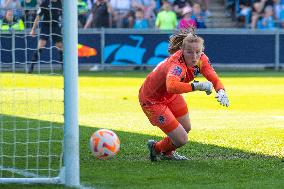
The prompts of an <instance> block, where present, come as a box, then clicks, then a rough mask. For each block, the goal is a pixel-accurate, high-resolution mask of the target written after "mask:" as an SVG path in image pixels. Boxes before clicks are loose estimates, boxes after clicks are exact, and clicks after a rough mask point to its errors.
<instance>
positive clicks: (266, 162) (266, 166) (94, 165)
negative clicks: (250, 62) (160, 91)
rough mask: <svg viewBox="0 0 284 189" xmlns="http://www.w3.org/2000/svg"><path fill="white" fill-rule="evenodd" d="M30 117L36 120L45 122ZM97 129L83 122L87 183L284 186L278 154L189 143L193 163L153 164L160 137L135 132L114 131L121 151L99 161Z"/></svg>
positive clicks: (82, 162) (186, 152) (109, 185)
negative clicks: (151, 154) (94, 144)
mask: <svg viewBox="0 0 284 189" xmlns="http://www.w3.org/2000/svg"><path fill="white" fill-rule="evenodd" d="M3 119H4V120H9V119H14V120H15V119H16V120H17V121H19V122H23V123H24V122H25V121H26V120H29V119H27V118H22V117H16V118H11V117H10V116H6V115H1V116H0V120H3ZM29 121H30V123H34V122H37V121H40V120H31V119H30V120H29ZM41 122H44V121H41ZM54 124H58V123H54ZM97 129H99V128H96V127H90V126H83V125H82V126H80V174H81V183H82V184H83V185H84V186H88V187H96V188H163V189H164V188H171V189H172V188H281V187H282V186H283V184H284V181H283V179H282V178H283V174H284V169H283V162H281V159H280V158H278V157H273V156H267V155H262V154H256V153H250V152H245V151H242V150H240V149H233V148H224V147H220V146H216V145H208V144H201V143H198V142H189V143H188V144H187V145H186V146H184V147H183V148H181V149H179V150H178V151H179V152H180V153H181V154H183V155H186V156H188V157H190V159H191V160H190V161H183V162H177V161H158V162H150V161H149V159H148V150H147V148H146V143H147V140H149V139H155V140H160V139H161V138H160V137H154V136H151V135H144V134H137V133H131V132H123V131H115V132H116V133H117V134H118V136H119V138H120V140H121V151H120V152H119V154H118V155H117V156H116V157H115V158H113V159H110V160H98V159H96V158H94V157H93V156H92V154H91V152H90V150H89V138H90V136H91V134H92V133H93V132H94V131H95V130H97ZM1 142H2V141H1ZM2 145H3V144H1V146H2ZM1 148H2V147H1ZM2 187H4V188H21V189H24V188H39V187H40V188H64V187H63V186H60V185H59V186H54V185H11V184H8V185H7V184H5V185H0V188H2Z"/></svg>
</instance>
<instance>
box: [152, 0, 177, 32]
mask: <svg viewBox="0 0 284 189" xmlns="http://www.w3.org/2000/svg"><path fill="white" fill-rule="evenodd" d="M161 9H162V10H161V12H159V13H158V15H157V19H156V22H155V25H156V27H157V28H158V29H161V30H172V29H175V28H176V26H177V22H178V21H177V15H176V13H175V12H174V11H172V7H171V5H170V3H169V2H167V1H164V2H163V5H162V8H161Z"/></svg>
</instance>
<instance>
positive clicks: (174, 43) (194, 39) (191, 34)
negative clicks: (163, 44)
mask: <svg viewBox="0 0 284 189" xmlns="http://www.w3.org/2000/svg"><path fill="white" fill-rule="evenodd" d="M188 43H200V44H201V45H202V51H203V50H204V39H203V38H202V37H199V36H197V35H196V34H195V29H194V27H192V28H189V29H182V30H179V31H178V32H177V33H175V34H173V35H171V36H170V40H169V48H168V52H169V53H170V54H174V53H175V52H177V51H178V50H180V49H184V47H185V44H188Z"/></svg>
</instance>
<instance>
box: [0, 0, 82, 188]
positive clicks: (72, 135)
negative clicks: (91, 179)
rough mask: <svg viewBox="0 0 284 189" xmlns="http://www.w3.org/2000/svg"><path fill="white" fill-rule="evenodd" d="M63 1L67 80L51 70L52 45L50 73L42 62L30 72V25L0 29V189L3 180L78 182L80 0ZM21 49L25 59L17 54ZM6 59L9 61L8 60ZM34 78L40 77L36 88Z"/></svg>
mask: <svg viewBox="0 0 284 189" xmlns="http://www.w3.org/2000/svg"><path fill="white" fill-rule="evenodd" d="M61 1H62V7H63V20H62V24H63V32H62V33H63V49H64V53H63V65H64V66H63V67H64V69H63V76H64V77H63V78H62V77H60V76H62V74H59V75H58V74H57V75H54V72H53V70H54V67H53V66H52V61H53V60H52V58H53V55H52V48H55V47H54V46H53V47H50V48H49V47H46V48H45V49H46V50H47V51H49V52H50V53H49V56H50V59H49V61H50V62H45V63H44V65H43V66H46V65H47V66H49V65H51V66H50V68H51V74H50V73H46V72H48V71H46V70H44V71H43V74H42V72H41V71H40V69H41V63H38V65H37V66H36V67H37V69H38V72H37V73H33V74H28V71H27V68H28V67H29V65H31V64H32V63H31V61H30V60H29V56H28V51H30V50H35V49H30V47H29V42H28V39H27V38H28V37H27V36H28V35H29V34H28V32H29V31H30V29H26V30H24V31H23V32H16V31H14V30H13V29H12V30H7V32H6V33H5V32H2V31H1V28H0V37H1V40H0V188H1V184H3V183H30V184H31V183H34V184H35V183H45V184H65V185H66V186H74V187H76V186H80V169H79V168H80V166H79V125H78V52H77V44H78V24H77V23H78V21H77V0H61ZM0 11H1V12H3V10H0ZM50 25H52V24H50ZM50 31H51V30H50ZM23 33H24V35H23ZM36 35H37V37H36V38H35V39H37V40H38V39H39V34H36ZM49 37H50V38H51V36H49ZM16 38H21V39H20V40H22V41H24V42H23V43H24V44H19V42H18V43H17V42H16ZM2 39H3V40H2ZM8 43H9V44H8ZM10 44H11V45H10ZM18 45H24V48H23V47H20V48H19V47H18ZM6 46H8V47H6ZM19 52H20V53H22V57H24V59H25V62H20V61H19V60H18V59H17V58H15V57H16V53H19ZM4 53H6V54H7V53H8V54H9V56H6V57H4ZM3 57H4V58H3ZM7 57H8V58H9V57H11V58H10V59H11V61H9V62H7V61H6V59H7ZM39 62H40V60H39ZM61 78H62V82H61V80H60V79H61ZM34 81H38V83H36V84H35V86H33V85H32V84H33V82H34ZM58 83H59V84H62V86H61V88H59V87H58V85H59V84H58ZM40 84H42V85H43V86H41V85H40ZM13 86H15V88H13ZM63 89H64V90H63ZM61 91H62V92H61ZM35 103H36V104H35ZM58 107H59V108H58ZM35 109H37V110H35ZM58 109H62V110H58ZM30 112H31V113H30ZM29 113H30V114H29ZM37 116H38V117H37ZM62 122H63V124H62ZM58 152H59V153H58ZM54 162H56V163H54ZM55 164H56V165H55ZM55 174H56V175H55Z"/></svg>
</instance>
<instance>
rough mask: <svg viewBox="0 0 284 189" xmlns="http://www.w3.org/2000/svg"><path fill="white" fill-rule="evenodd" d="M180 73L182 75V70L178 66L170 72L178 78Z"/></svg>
mask: <svg viewBox="0 0 284 189" xmlns="http://www.w3.org/2000/svg"><path fill="white" fill-rule="evenodd" d="M181 73H182V69H181V68H180V67H179V66H176V67H175V68H174V69H173V71H172V74H173V75H176V76H180V74H181Z"/></svg>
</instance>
